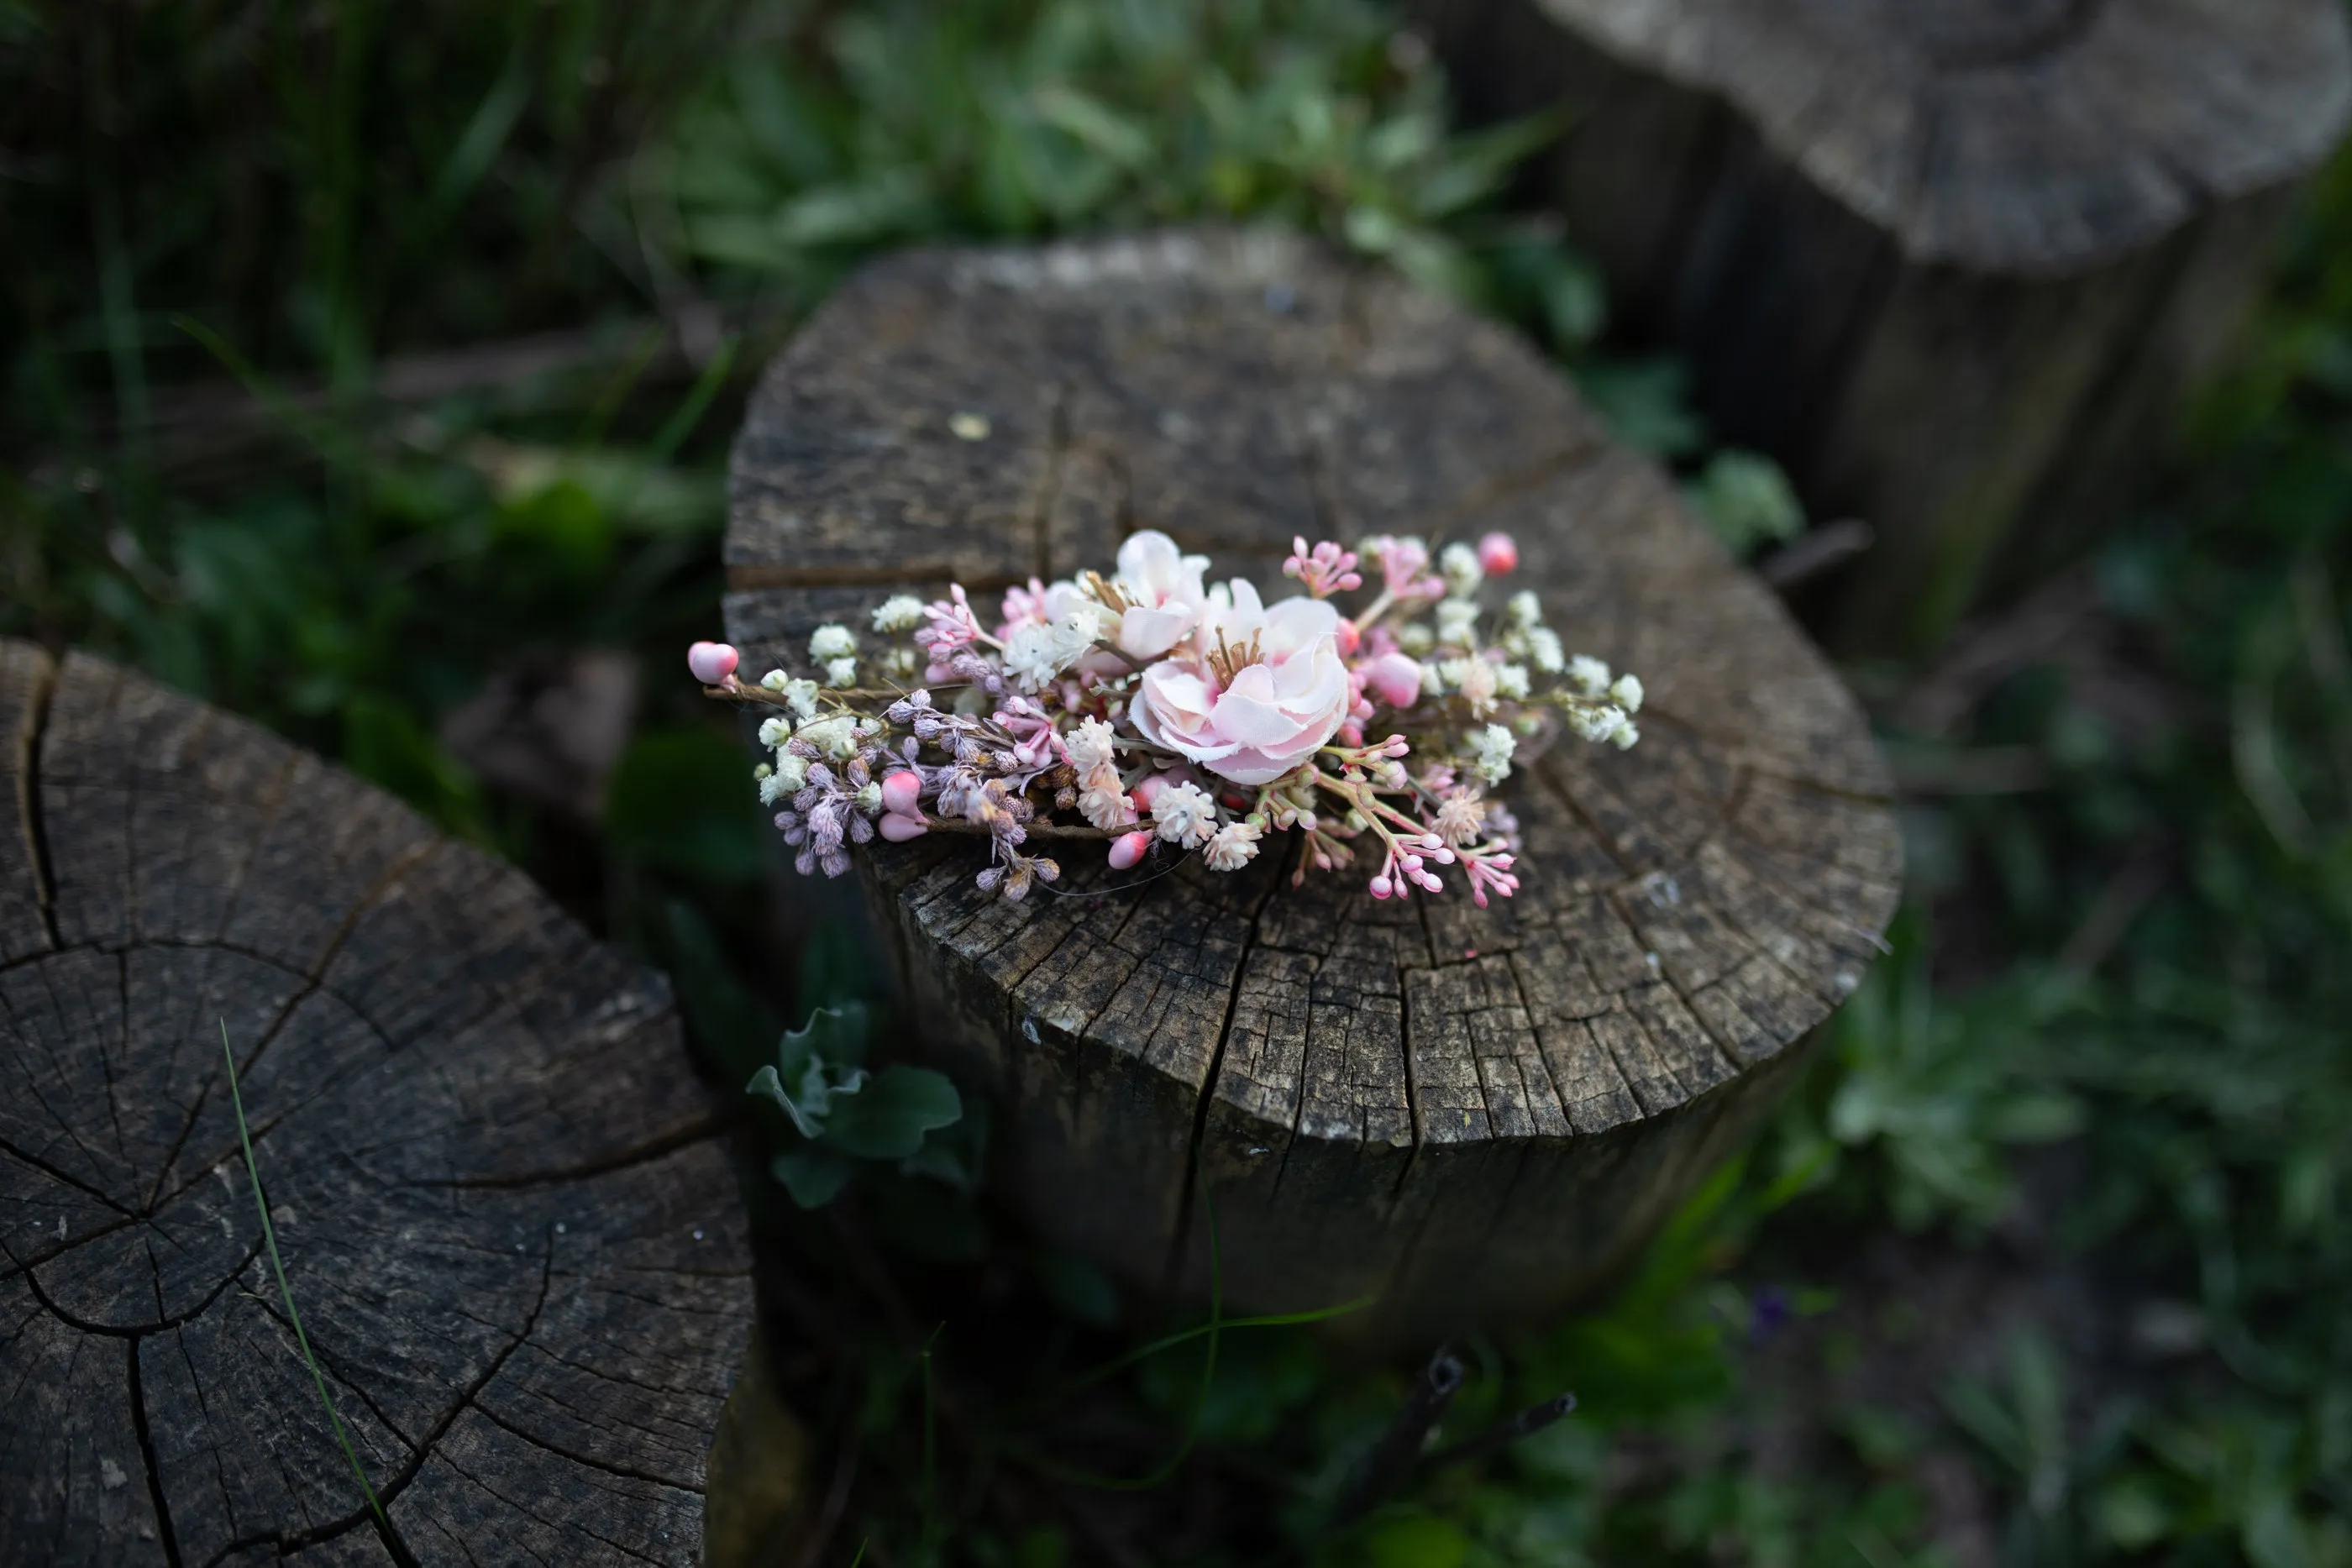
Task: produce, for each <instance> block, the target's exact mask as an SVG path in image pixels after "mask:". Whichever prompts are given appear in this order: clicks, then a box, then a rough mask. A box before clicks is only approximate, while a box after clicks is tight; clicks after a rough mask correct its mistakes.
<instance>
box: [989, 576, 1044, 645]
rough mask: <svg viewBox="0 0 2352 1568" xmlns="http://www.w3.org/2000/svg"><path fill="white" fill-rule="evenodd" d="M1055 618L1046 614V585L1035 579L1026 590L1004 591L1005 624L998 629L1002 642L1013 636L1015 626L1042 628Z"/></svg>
mask: <svg viewBox="0 0 2352 1568" xmlns="http://www.w3.org/2000/svg"><path fill="white" fill-rule="evenodd" d="M1052 619H1053V617H1052V616H1051V615H1048V614H1046V613H1045V584H1044V583H1043V582H1040V581H1039V580H1037V579H1035V578H1034V577H1033V578H1031V579H1030V580H1029V586H1028V587H1026V588H1017V587H1016V588H1008V589H1006V590H1005V591H1004V624H1003V625H1002V626H1000V627H998V628H997V629H996V635H997V637H998V639H999V640H1000V641H1002V640H1003V639H1004V638H1006V637H1009V636H1011V635H1012V634H1013V628H1014V627H1015V626H1042V625H1044V624H1045V622H1048V621H1051V620H1052Z"/></svg>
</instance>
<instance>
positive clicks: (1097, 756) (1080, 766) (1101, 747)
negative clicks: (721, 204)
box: [1062, 718, 1118, 779]
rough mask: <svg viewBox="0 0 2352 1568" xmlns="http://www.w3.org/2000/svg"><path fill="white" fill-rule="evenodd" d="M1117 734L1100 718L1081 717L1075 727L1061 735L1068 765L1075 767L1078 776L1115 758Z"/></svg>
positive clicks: (1116, 756)
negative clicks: (1067, 756) (1068, 759)
mask: <svg viewBox="0 0 2352 1568" xmlns="http://www.w3.org/2000/svg"><path fill="white" fill-rule="evenodd" d="M1116 737H1118V731H1117V730H1115V729H1113V728H1111V727H1110V726H1109V725H1108V724H1107V723H1105V722H1104V721H1103V720H1101V719H1098V718H1082V719H1080V720H1078V722H1077V727H1076V728H1074V729H1072V730H1070V731H1068V732H1067V733H1066V734H1065V735H1064V736H1063V737H1062V746H1063V748H1064V749H1065V750H1066V751H1067V752H1068V753H1069V758H1070V766H1071V767H1072V768H1076V769H1077V771H1078V776H1079V777H1080V778H1082V779H1083V778H1084V777H1086V776H1087V774H1089V773H1092V772H1093V771H1094V770H1095V769H1096V768H1100V767H1102V766H1104V765H1105V764H1106V763H1109V762H1112V761H1115V760H1116V759H1117V758H1118V746H1117V745H1116V744H1115V740H1116Z"/></svg>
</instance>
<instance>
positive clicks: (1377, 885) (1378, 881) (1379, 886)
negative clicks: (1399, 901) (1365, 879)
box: [1371, 876, 1391, 898]
mask: <svg viewBox="0 0 2352 1568" xmlns="http://www.w3.org/2000/svg"><path fill="white" fill-rule="evenodd" d="M1390 892H1391V889H1390V886H1389V879H1388V878H1386V877H1384V876H1376V877H1374V878H1372V883H1371V894H1372V896H1373V897H1374V898H1386V897H1387V896H1388V895H1389V894H1390Z"/></svg>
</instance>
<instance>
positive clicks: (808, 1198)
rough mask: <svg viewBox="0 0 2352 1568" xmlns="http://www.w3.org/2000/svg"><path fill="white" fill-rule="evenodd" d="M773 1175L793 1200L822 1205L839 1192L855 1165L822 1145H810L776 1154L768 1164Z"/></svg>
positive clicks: (839, 1194)
mask: <svg viewBox="0 0 2352 1568" xmlns="http://www.w3.org/2000/svg"><path fill="white" fill-rule="evenodd" d="M768 1168H769V1170H770V1171H772V1173H773V1174H774V1176H775V1178H776V1179H777V1180H778V1181H780V1182H782V1183H783V1184H784V1190H785V1191H786V1192H788V1193H791V1194H792V1195H793V1202H794V1203H797V1204H799V1205H800V1206H801V1207H803V1208H823V1207H824V1206H825V1205H826V1204H828V1203H831V1202H832V1201H833V1200H834V1199H835V1198H836V1197H840V1196H841V1189H842V1188H843V1187H845V1186H848V1185H849V1178H850V1177H851V1176H854V1175H856V1169H857V1167H856V1166H854V1165H852V1164H851V1163H850V1162H849V1161H848V1160H846V1159H844V1158H843V1157H842V1156H841V1155H837V1154H835V1153H834V1152H833V1151H832V1150H830V1149H827V1148H825V1147H824V1146H823V1145H809V1146H807V1147H805V1148H798V1149H794V1150H793V1151H792V1152H791V1153H790V1154H783V1155H777V1156H776V1159H775V1163H774V1164H773V1165H772V1166H769V1167H768Z"/></svg>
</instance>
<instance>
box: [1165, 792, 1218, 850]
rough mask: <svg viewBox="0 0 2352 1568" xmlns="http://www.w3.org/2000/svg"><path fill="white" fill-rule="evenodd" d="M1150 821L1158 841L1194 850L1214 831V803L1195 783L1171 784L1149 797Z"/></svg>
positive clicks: (1205, 841)
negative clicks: (1156, 833)
mask: <svg viewBox="0 0 2352 1568" xmlns="http://www.w3.org/2000/svg"><path fill="white" fill-rule="evenodd" d="M1151 821H1152V822H1153V824H1154V825H1155V827H1156V828H1157V829H1158V831H1159V834H1160V837H1161V838H1163V839H1166V840H1167V841H1169V842H1170V843H1171V844H1181V845H1182V846H1183V847H1184V848H1186V849H1195V848H1198V847H1199V846H1200V845H1202V844H1204V843H1207V842H1208V841H1209V840H1210V839H1211V838H1212V837H1213V836H1214V834H1215V833H1216V831H1217V803H1216V801H1215V800H1212V799H1210V797H1209V792H1208V791H1207V790H1206V789H1202V788H1201V787H1200V786H1199V785H1198V784H1171V785H1170V786H1168V787H1167V788H1166V789H1162V790H1160V793H1159V794H1157V795H1155V796H1153V797H1152V798H1151Z"/></svg>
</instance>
